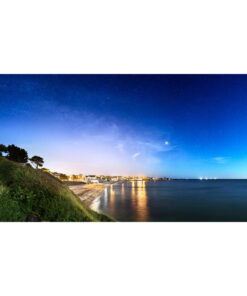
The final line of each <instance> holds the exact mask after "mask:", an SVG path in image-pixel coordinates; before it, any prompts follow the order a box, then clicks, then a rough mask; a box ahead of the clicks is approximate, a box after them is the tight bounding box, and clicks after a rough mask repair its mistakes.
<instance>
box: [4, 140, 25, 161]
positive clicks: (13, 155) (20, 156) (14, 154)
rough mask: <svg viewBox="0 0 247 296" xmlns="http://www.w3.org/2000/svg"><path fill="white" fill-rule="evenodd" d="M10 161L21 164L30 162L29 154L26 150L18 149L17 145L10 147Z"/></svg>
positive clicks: (8, 156) (8, 154)
mask: <svg viewBox="0 0 247 296" xmlns="http://www.w3.org/2000/svg"><path fill="white" fill-rule="evenodd" d="M6 157H7V158H8V159H9V160H12V161H15V162H20V163H27V162H28V154H27V151H26V150H25V149H22V148H20V147H17V146H15V145H13V144H12V145H9V146H8V147H7V156H6Z"/></svg>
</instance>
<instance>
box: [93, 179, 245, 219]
mask: <svg viewBox="0 0 247 296" xmlns="http://www.w3.org/2000/svg"><path fill="white" fill-rule="evenodd" d="M90 207H91V208H92V209H94V210H96V211H99V212H103V213H106V214H108V215H110V216H112V217H114V218H115V219H117V220H118V221H247V180H208V181H200V180H198V181H197V180H186V181H184V180H181V181H180V180H179V181H178V180H177V181H175V180H174V181H164V182H163V181H161V182H142V181H136V182H126V183H122V184H116V185H111V186H110V187H109V188H106V189H105V191H104V192H103V194H102V195H101V196H100V197H99V198H97V199H96V200H95V201H94V202H93V203H92V204H91V205H90Z"/></svg>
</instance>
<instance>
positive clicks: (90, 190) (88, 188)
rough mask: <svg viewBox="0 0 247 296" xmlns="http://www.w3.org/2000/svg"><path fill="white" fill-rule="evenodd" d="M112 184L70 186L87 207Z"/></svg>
mask: <svg viewBox="0 0 247 296" xmlns="http://www.w3.org/2000/svg"><path fill="white" fill-rule="evenodd" d="M109 186H110V184H83V185H70V186H68V187H69V189H70V190H71V191H73V193H74V194H76V195H77V196H78V197H79V199H80V200H81V201H82V202H83V203H84V204H85V205H86V206H88V207H89V206H90V204H91V203H92V202H93V201H94V200H95V199H96V198H97V197H99V196H100V194H101V193H102V192H103V191H104V190H105V188H107V187H109Z"/></svg>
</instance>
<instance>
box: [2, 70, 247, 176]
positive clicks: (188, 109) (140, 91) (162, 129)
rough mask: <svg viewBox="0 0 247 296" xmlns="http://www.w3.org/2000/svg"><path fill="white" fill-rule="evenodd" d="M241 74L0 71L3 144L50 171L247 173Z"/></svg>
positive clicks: (246, 109) (245, 90) (245, 93)
mask: <svg viewBox="0 0 247 296" xmlns="http://www.w3.org/2000/svg"><path fill="white" fill-rule="evenodd" d="M246 130H247V76H246V75H0V143H2V144H5V145H9V144H15V145H17V146H20V147H22V148H25V149H26V150H27V151H28V152H29V156H30V157H31V156H33V155H39V156H42V157H43V158H44V160H45V165H44V166H45V167H46V168H49V169H51V170H52V171H59V172H64V173H83V174H89V173H90V174H110V175H149V176H170V177H177V178H180V177H184V178H199V177H208V178H213V177H216V178H247V135H246Z"/></svg>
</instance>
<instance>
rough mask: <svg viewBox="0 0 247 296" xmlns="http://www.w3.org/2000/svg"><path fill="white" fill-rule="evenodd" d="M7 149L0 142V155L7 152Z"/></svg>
mask: <svg viewBox="0 0 247 296" xmlns="http://www.w3.org/2000/svg"><path fill="white" fill-rule="evenodd" d="M7 151H8V148H7V147H6V146H5V145H3V144H0V156H2V155H3V153H2V152H4V153H7Z"/></svg>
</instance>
